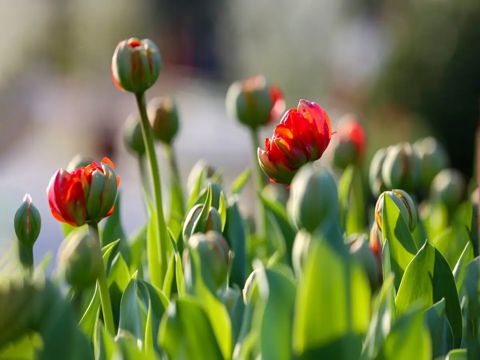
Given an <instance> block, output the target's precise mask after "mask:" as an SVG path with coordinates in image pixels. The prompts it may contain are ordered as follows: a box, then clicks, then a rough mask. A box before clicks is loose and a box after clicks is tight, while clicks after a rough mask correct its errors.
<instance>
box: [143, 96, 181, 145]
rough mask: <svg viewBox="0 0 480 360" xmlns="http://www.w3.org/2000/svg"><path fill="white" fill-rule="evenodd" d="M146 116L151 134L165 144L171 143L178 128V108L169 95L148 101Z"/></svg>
mask: <svg viewBox="0 0 480 360" xmlns="http://www.w3.org/2000/svg"><path fill="white" fill-rule="evenodd" d="M147 111H148V118H149V119H150V124H151V125H152V130H153V136H154V137H155V138H156V139H158V140H160V141H161V142H163V143H165V144H171V143H172V141H173V139H174V138H175V135H177V132H178V128H179V121H178V110H177V105H176V104H175V101H174V100H173V99H172V98H170V97H157V98H154V99H152V100H150V102H149V103H148V108H147Z"/></svg>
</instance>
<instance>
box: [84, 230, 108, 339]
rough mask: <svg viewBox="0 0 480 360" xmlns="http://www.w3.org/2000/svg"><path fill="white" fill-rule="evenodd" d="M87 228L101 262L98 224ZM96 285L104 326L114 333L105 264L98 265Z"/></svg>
mask: <svg viewBox="0 0 480 360" xmlns="http://www.w3.org/2000/svg"><path fill="white" fill-rule="evenodd" d="M88 229H89V231H90V233H91V234H92V236H93V237H94V238H95V240H96V241H95V243H96V244H97V245H98V246H97V254H98V256H100V258H101V259H102V262H103V255H102V248H101V245H100V236H99V233H98V224H97V223H90V224H88ZM97 286H98V290H99V293H100V303H101V304H102V313H103V320H104V322H105V327H106V329H107V331H108V332H109V333H110V334H111V335H115V323H114V321H113V311H112V302H111V300H110V292H109V290H108V283H107V274H106V271H105V266H100V272H99V274H98V278H97Z"/></svg>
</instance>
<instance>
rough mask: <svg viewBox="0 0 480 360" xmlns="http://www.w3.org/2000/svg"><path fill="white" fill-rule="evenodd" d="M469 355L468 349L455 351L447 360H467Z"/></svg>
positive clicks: (449, 354) (452, 351) (451, 352)
mask: <svg viewBox="0 0 480 360" xmlns="http://www.w3.org/2000/svg"><path fill="white" fill-rule="evenodd" d="M467 359H468V353H467V350H466V349H454V350H451V351H450V352H449V353H448V355H447V357H446V358H445V360H467Z"/></svg>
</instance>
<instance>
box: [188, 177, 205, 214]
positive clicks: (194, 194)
mask: <svg viewBox="0 0 480 360" xmlns="http://www.w3.org/2000/svg"><path fill="white" fill-rule="evenodd" d="M205 179H206V171H205V169H202V170H201V171H200V172H199V173H198V176H197V178H196V180H195V185H194V186H193V189H192V190H191V192H190V196H189V198H188V201H187V207H186V208H187V209H191V208H192V207H193V205H195V203H196V201H197V199H198V197H199V196H200V192H201V191H202V186H203V183H204V181H205Z"/></svg>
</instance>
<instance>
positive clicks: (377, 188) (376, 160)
mask: <svg viewBox="0 0 480 360" xmlns="http://www.w3.org/2000/svg"><path fill="white" fill-rule="evenodd" d="M386 157H387V149H378V150H377V152H376V153H375V155H373V158H372V161H371V162H370V170H369V174H368V181H369V183H370V190H371V191H372V194H373V195H374V196H379V195H380V194H381V192H382V191H385V190H386V187H385V184H384V182H383V178H382V168H383V163H384V162H385V158H386Z"/></svg>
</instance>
